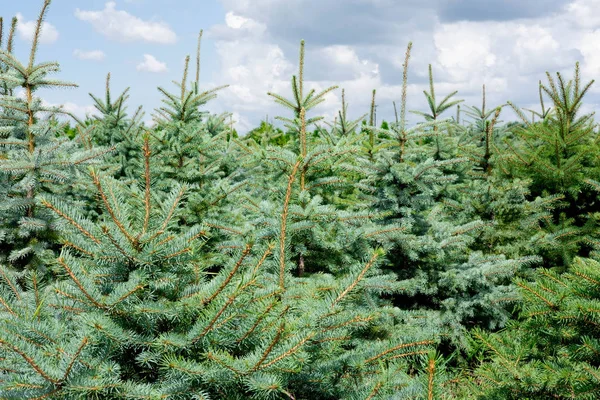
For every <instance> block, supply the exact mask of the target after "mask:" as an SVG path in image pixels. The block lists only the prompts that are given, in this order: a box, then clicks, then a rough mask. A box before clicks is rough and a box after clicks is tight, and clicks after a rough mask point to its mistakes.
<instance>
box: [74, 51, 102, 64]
mask: <svg viewBox="0 0 600 400" xmlns="http://www.w3.org/2000/svg"><path fill="white" fill-rule="evenodd" d="M73 55H74V56H75V57H77V58H78V59H80V60H91V61H102V60H104V58H105V57H106V54H104V52H103V51H102V50H91V51H83V50H80V49H75V50H74V51H73Z"/></svg>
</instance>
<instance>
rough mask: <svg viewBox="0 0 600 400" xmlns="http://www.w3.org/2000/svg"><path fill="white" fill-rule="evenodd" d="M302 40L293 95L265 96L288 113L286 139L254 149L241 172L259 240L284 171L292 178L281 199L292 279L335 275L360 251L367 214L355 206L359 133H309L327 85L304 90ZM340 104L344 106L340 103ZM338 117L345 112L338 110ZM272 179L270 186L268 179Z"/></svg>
mask: <svg viewBox="0 0 600 400" xmlns="http://www.w3.org/2000/svg"><path fill="white" fill-rule="evenodd" d="M304 85H305V82H304V42H302V43H301V46H300V66H299V73H298V75H297V76H294V77H293V78H292V92H293V99H291V100H288V99H286V98H284V97H282V96H280V95H278V94H273V93H269V94H270V95H271V96H272V97H274V98H275V100H276V102H277V103H279V104H281V105H283V106H285V107H286V108H288V109H290V110H291V111H292V112H293V118H286V117H278V119H280V120H282V121H284V123H285V128H286V129H287V131H286V134H287V135H290V140H289V141H288V142H287V143H286V144H285V145H284V146H283V147H282V146H270V145H267V146H266V147H259V146H257V148H256V151H255V160H256V161H255V167H254V169H252V172H251V173H250V174H249V176H250V177H251V179H252V186H253V190H252V191H249V192H248V196H247V197H246V199H247V201H246V206H247V207H248V208H249V211H250V212H251V213H253V214H254V215H255V216H256V218H255V221H254V224H253V226H251V227H250V228H251V229H257V228H258V229H260V232H261V235H263V236H264V237H265V238H267V237H274V236H275V235H276V232H277V229H278V226H279V225H280V220H279V218H278V217H276V216H275V215H276V214H275V213H276V211H275V210H277V209H279V208H280V204H281V199H282V197H283V198H287V197H286V196H288V193H286V192H282V191H281V189H280V188H281V187H285V186H286V185H287V182H288V180H289V177H290V174H291V173H292V171H296V173H297V177H296V178H295V179H294V183H293V185H292V186H291V190H290V192H289V196H291V197H290V198H289V199H288V203H289V206H288V208H289V221H288V225H289V228H288V230H289V232H290V235H289V237H290V239H289V240H290V243H289V246H290V252H291V253H292V254H294V259H295V263H294V264H295V266H294V268H293V269H294V270H295V271H296V274H297V275H299V276H302V275H304V273H315V272H322V271H329V272H340V271H339V269H340V268H342V269H343V268H344V267H343V266H344V265H351V264H352V263H354V262H356V260H357V259H359V258H361V257H362V256H363V254H364V253H365V251H367V249H368V246H367V241H366V240H365V238H364V234H365V229H363V227H361V226H360V225H361V224H362V223H363V222H364V221H365V220H368V218H369V213H368V210H364V209H361V207H360V205H357V204H355V196H354V195H353V193H354V187H355V183H354V182H353V181H356V180H357V179H356V176H357V173H356V167H355V166H354V165H352V163H353V159H354V158H356V154H357V153H358V152H359V151H360V146H358V142H359V141H360V140H361V137H360V135H357V134H355V133H354V132H351V130H350V129H348V126H349V125H347V126H346V131H345V132H343V133H341V131H338V130H337V128H334V129H333V131H332V132H328V131H327V130H325V129H316V130H314V131H311V130H310V126H311V125H312V124H313V123H315V122H317V121H319V120H321V119H322V117H312V118H310V117H308V115H307V113H308V112H309V111H311V110H312V109H313V108H314V107H315V106H317V105H318V104H320V103H321V102H322V101H324V96H325V95H326V94H327V93H329V92H331V91H332V90H334V89H335V87H330V88H327V89H325V90H323V91H321V92H319V93H317V92H316V91H315V90H314V89H313V90H310V91H305V88H304ZM343 107H344V108H345V104H344V105H343ZM342 115H345V111H343V112H342ZM275 182H277V184H274V183H275Z"/></svg>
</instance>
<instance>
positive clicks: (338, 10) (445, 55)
mask: <svg viewBox="0 0 600 400" xmlns="http://www.w3.org/2000/svg"><path fill="white" fill-rule="evenodd" d="M220 1H221V3H222V5H223V6H224V9H225V12H226V16H225V18H224V21H223V23H222V24H220V25H217V26H214V27H212V28H211V29H209V31H208V33H209V34H210V35H211V38H212V39H213V40H214V43H215V46H216V48H217V55H218V57H219V61H220V64H221V68H222V69H221V71H220V74H219V77H220V80H219V81H218V82H215V83H219V84H231V86H230V88H228V89H226V90H224V91H223V92H221V94H219V97H218V99H217V100H216V101H215V103H216V104H218V105H219V107H222V108H223V109H224V110H231V109H234V110H237V111H238V112H239V116H238V118H236V119H237V120H238V121H244V123H243V124H247V123H251V124H257V123H258V122H259V121H260V119H261V118H264V116H265V114H269V116H273V115H289V114H286V112H287V111H286V110H285V109H283V108H282V107H280V106H278V105H276V104H274V103H273V101H272V99H270V98H269V97H268V96H267V95H266V92H267V91H272V92H275V93H278V94H281V95H283V96H291V90H290V83H289V80H290V78H291V75H292V74H296V73H297V62H298V61H297V58H298V56H297V54H298V43H299V41H300V39H302V38H304V39H306V51H307V53H306V67H305V79H306V81H305V86H306V87H307V88H309V87H315V88H317V87H318V88H326V87H328V86H329V85H333V84H335V85H339V86H340V87H343V88H345V89H346V99H347V101H348V102H349V104H350V106H349V115H350V116H351V117H352V116H356V117H358V116H360V115H362V114H363V113H365V112H368V110H369V105H370V98H371V90H372V89H377V104H378V109H377V114H378V118H377V119H378V120H379V121H381V119H383V118H385V119H387V120H390V119H392V118H393V106H392V101H396V102H397V103H398V102H399V100H400V96H401V81H402V64H403V62H404V52H405V50H406V45H407V43H408V42H409V41H412V42H413V50H412V55H411V60H410V63H409V88H408V109H410V110H419V109H420V110H422V109H424V108H426V107H427V103H426V100H425V98H424V96H423V90H427V89H428V68H427V67H428V64H432V67H433V74H434V82H435V88H436V94H437V96H438V97H439V98H440V99H441V98H443V96H445V95H447V94H448V93H450V92H452V91H455V90H458V95H457V96H456V98H457V99H464V100H465V105H468V106H471V105H477V106H480V105H481V90H482V85H484V84H485V85H486V94H487V103H488V105H489V106H496V105H501V104H504V103H505V102H506V101H507V100H511V101H514V102H515V103H516V104H517V105H519V106H523V107H533V108H535V109H538V108H539V105H537V104H538V103H539V100H538V90H537V85H538V81H539V80H542V82H546V71H549V72H551V73H554V72H557V71H558V72H561V73H563V74H564V76H565V77H567V78H569V79H570V78H571V77H572V75H573V68H574V65H575V62H576V61H580V63H581V73H582V82H587V81H589V79H591V78H594V77H595V76H596V75H598V74H600V44H599V43H600V16H599V14H598V13H596V12H594V11H595V10H597V9H598V8H599V7H600V0H547V1H545V2H544V6H543V7H539V5H538V4H537V3H535V2H531V4H530V3H529V2H525V1H522V0H506V1H502V2H499V1H497V0H432V1H428V2H424V1H422V0H405V1H402V2H399V1H397V0H346V1H344V2H340V1H339V0H319V1H318V2H316V1H315V2H310V3H311V6H310V7H308V6H307V2H306V0H286V1H285V2H282V1H280V0H220ZM348 27H352V29H348ZM598 93H600V85H596V86H592V90H591V91H590V94H588V96H587V97H586V99H585V100H584V101H585V102H586V103H587V102H589V103H590V104H598V103H600V96H599V95H598ZM339 107H340V92H339V91H337V92H334V93H331V95H330V96H329V97H328V100H327V101H326V102H325V103H322V104H321V105H319V107H318V109H317V110H315V112H314V114H312V115H315V114H316V115H325V116H329V115H334V112H335V110H337V109H338V108H339ZM451 114H452V112H448V113H447V115H446V114H444V116H450V115H451ZM509 114H510V115H509ZM409 118H418V117H415V116H412V114H409ZM501 118H502V119H503V120H511V119H512V114H511V112H510V111H509V110H508V109H507V111H506V112H504V111H503V114H502V117H501ZM415 121H416V120H410V119H409V123H412V122H415ZM243 124H240V127H241V126H242V125H243Z"/></svg>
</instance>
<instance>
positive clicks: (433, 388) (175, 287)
mask: <svg viewBox="0 0 600 400" xmlns="http://www.w3.org/2000/svg"><path fill="white" fill-rule="evenodd" d="M143 155H144V159H143V163H142V164H143V165H144V171H143V173H142V174H141V175H143V181H142V182H140V183H139V184H138V185H123V184H122V183H121V182H119V181H117V180H115V179H114V178H112V177H110V176H103V175H102V174H100V173H98V172H97V171H96V170H91V171H90V176H91V180H92V183H93V185H94V186H95V188H96V194H97V196H96V199H97V201H98V202H99V204H100V207H101V208H102V210H103V214H102V216H101V218H100V219H99V220H98V221H96V222H95V221H92V220H89V219H86V218H85V217H84V216H83V215H81V214H80V213H79V212H78V210H77V209H74V208H73V207H70V206H69V205H68V204H67V203H65V202H63V201H62V200H61V199H60V198H59V197H57V196H50V195H47V196H46V197H45V198H43V199H42V200H41V206H43V207H44V208H45V209H47V210H49V211H50V212H52V213H53V214H55V215H56V216H57V217H58V218H59V219H60V220H61V222H62V224H64V226H65V229H64V232H65V233H64V248H63V251H62V253H61V254H60V256H59V257H58V259H57V262H56V263H57V268H58V269H60V270H61V271H62V278H61V279H59V280H58V281H57V282H55V283H50V284H48V285H39V284H37V283H36V281H34V280H29V281H28V282H29V284H30V285H31V288H30V289H29V290H27V291H24V290H22V289H21V288H20V285H18V284H17V282H16V280H15V275H14V274H13V273H11V271H9V270H7V269H6V268H4V267H2V269H1V272H2V276H3V281H2V283H1V285H0V299H1V300H2V301H1V302H0V304H1V305H2V307H0V323H1V324H2V326H4V327H6V328H5V329H3V330H2V331H0V357H1V358H2V359H3V360H4V362H3V364H2V367H0V377H1V379H0V395H1V396H2V398H7V399H17V398H34V397H47V398H54V399H71V398H114V399H118V398H130V399H131V398H134V399H142V398H145V399H147V398H173V399H198V398H201V399H210V398H215V399H216V398H227V399H242V398H273V399H275V398H282V399H283V398H288V399H307V398H313V399H342V398H345V399H363V398H387V397H389V396H392V395H394V396H401V397H403V398H429V399H432V398H434V397H432V396H436V397H435V398H443V396H444V393H443V391H442V390H443V387H442V386H441V385H442V384H443V383H444V371H443V364H442V363H438V362H437V361H436V356H435V354H433V353H431V352H430V350H429V349H428V347H430V346H431V345H432V344H434V343H435V338H434V337H432V335H430V334H429V333H427V332H426V331H424V330H423V328H422V327H421V326H420V325H419V324H418V321H414V323H413V324H406V325H405V324H403V321H406V320H407V319H409V318H410V316H409V315H407V314H406V313H403V312H401V311H399V310H398V309H393V308H389V307H385V306H384V305H383V304H382V305H381V307H378V308H374V307H373V304H374V303H378V302H380V301H381V300H378V297H379V296H378V293H379V292H380V291H381V288H382V287H385V286H389V285H390V283H389V282H388V277H386V276H382V275H381V274H380V273H378V272H377V270H378V268H377V264H378V262H379V259H380V258H381V252H380V251H374V252H372V253H371V254H369V255H368V256H367V257H366V258H365V259H364V260H362V261H361V262H358V263H355V264H353V265H351V266H349V267H348V271H349V272H348V273H347V274H346V275H344V276H343V277H341V278H335V277H333V276H331V275H320V276H319V277H318V278H316V279H310V280H306V279H299V278H294V277H293V276H291V275H290V273H289V270H288V268H287V266H288V265H289V264H290V261H291V254H290V252H289V247H288V243H289V242H288V240H287V229H286V218H287V211H286V210H287V207H288V201H289V196H287V197H286V199H285V200H284V205H283V211H281V213H280V218H281V219H282V224H281V226H280V232H279V237H278V238H277V239H276V240H274V241H272V242H268V241H261V240H256V239H253V238H251V237H248V238H246V239H247V241H246V244H244V245H243V247H242V248H240V249H237V250H232V251H229V252H224V253H221V254H220V256H219V257H220V260H218V261H219V262H220V263H221V264H222V265H223V268H222V269H221V270H220V271H219V272H218V273H216V275H213V273H211V272H210V271H209V268H210V267H211V264H210V263H208V262H206V260H205V259H203V258H202V252H203V251H204V250H203V245H204V243H205V240H206V235H207V233H206V231H205V229H204V228H203V227H201V226H194V227H190V229H188V230H187V231H186V232H185V233H180V230H179V229H178V227H177V220H178V214H179V213H180V212H182V210H183V207H182V203H183V202H184V201H185V199H186V197H187V194H186V192H188V188H187V187H186V186H185V185H176V186H174V187H173V188H172V192H171V193H170V195H169V196H167V198H163V196H161V195H157V194H156V193H155V191H154V189H153V187H152V182H153V178H152V176H151V174H152V170H153V169H154V158H153V150H152V149H151V148H150V140H149V138H148V136H146V137H145V141H144V147H143ZM298 173H299V171H298V169H296V170H294V171H292V172H291V175H290V177H289V182H293V181H294V180H295V178H296V176H297V174H298ZM286 186H287V188H288V189H287V190H288V192H289V190H290V186H291V185H286ZM420 359H421V361H419V360H420ZM421 367H422V368H421ZM417 369H419V370H417ZM438 393H439V395H438Z"/></svg>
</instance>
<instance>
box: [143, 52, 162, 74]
mask: <svg viewBox="0 0 600 400" xmlns="http://www.w3.org/2000/svg"><path fill="white" fill-rule="evenodd" d="M136 69H137V70H138V71H147V72H155V73H159V72H166V71H168V68H167V64H165V63H164V62H162V61H158V60H157V59H156V58H155V57H154V56H153V55H150V54H144V61H142V62H141V63H139V64H138V65H137V67H136Z"/></svg>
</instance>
